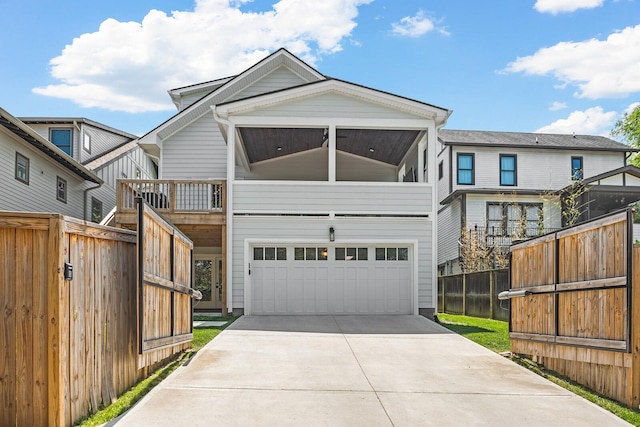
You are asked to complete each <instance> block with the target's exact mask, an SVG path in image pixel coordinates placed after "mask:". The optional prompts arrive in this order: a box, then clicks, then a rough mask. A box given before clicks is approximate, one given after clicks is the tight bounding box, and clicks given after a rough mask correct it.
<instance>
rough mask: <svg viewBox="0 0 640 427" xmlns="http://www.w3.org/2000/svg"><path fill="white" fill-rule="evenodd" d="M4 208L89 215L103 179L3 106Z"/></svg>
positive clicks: (0, 190)
mask: <svg viewBox="0 0 640 427" xmlns="http://www.w3.org/2000/svg"><path fill="white" fill-rule="evenodd" d="M0 183H2V185H0V210H7V211H31V212H56V213H61V214H64V215H68V216H73V217H76V218H81V219H82V218H85V212H88V210H89V206H88V203H89V202H88V198H89V196H88V195H87V193H88V192H89V191H91V189H92V188H95V187H97V186H99V185H101V184H102V180H101V179H100V178H99V177H98V176H97V175H96V174H94V173H93V172H91V171H90V170H88V169H87V168H86V167H84V166H83V165H81V164H80V163H79V162H77V161H76V160H74V159H73V158H71V157H70V156H68V155H67V154H66V153H64V152H63V151H62V150H60V149H59V148H58V147H56V146H55V145H53V144H52V143H50V142H49V141H47V140H46V138H43V137H42V136H41V135H39V134H38V133H37V132H35V131H34V130H33V129H32V128H31V127H29V126H27V125H26V124H24V123H23V122H22V121H20V120H18V119H17V118H15V117H13V116H12V115H11V114H9V113H8V112H6V111H5V110H3V109H1V108H0Z"/></svg>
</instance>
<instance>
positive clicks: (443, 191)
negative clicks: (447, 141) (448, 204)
mask: <svg viewBox="0 0 640 427" xmlns="http://www.w3.org/2000/svg"><path fill="white" fill-rule="evenodd" d="M450 150H451V147H446V148H445V149H444V150H443V151H442V152H440V154H439V155H438V160H437V162H436V173H435V176H436V180H437V181H438V201H439V202H441V201H442V200H443V199H444V198H445V197H447V196H448V195H449V194H450V193H449V174H450V173H451V171H450V167H449V152H450ZM440 162H442V178H439V176H440V175H439V170H440Z"/></svg>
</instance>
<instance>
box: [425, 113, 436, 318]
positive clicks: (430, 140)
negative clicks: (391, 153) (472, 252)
mask: <svg viewBox="0 0 640 427" xmlns="http://www.w3.org/2000/svg"><path fill="white" fill-rule="evenodd" d="M426 139H427V147H426V148H427V160H428V162H429V163H428V164H427V181H428V182H429V183H431V212H430V213H429V218H431V230H432V231H431V248H432V250H431V286H432V287H431V298H432V301H433V306H434V307H435V311H434V315H435V314H438V206H439V205H438V183H437V182H436V168H437V162H438V159H437V154H438V153H437V152H436V150H437V148H436V143H437V139H438V134H437V131H436V125H435V123H430V124H429V127H428V128H427V138H426ZM421 174H423V173H422V171H421Z"/></svg>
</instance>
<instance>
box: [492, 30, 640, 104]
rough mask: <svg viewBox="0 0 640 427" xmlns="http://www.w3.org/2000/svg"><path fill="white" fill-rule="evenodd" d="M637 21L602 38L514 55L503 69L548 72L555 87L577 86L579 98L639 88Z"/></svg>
mask: <svg viewBox="0 0 640 427" xmlns="http://www.w3.org/2000/svg"><path fill="white" fill-rule="evenodd" d="M639 64H640V25H637V26H635V27H627V28H625V29H624V30H622V31H619V32H615V33H613V34H611V35H609V37H607V38H606V40H597V39H590V40H586V41H582V42H561V43H558V44H556V45H554V46H551V47H546V48H542V49H540V50H538V51H537V52H536V53H534V54H533V55H531V56H525V57H521V58H518V59H516V60H515V61H513V62H512V63H510V64H508V65H507V67H506V68H505V70H504V71H506V72H512V73H520V72H521V73H525V74H533V75H552V76H553V77H555V78H556V79H558V80H559V82H560V85H559V86H558V87H559V88H562V87H566V86H567V85H574V86H577V87H578V91H577V92H576V93H575V95H576V96H577V97H580V98H591V99H599V98H616V97H624V96H628V95H629V94H631V93H635V92H640V78H638V75H639V74H640V65H639Z"/></svg>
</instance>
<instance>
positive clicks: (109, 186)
mask: <svg viewBox="0 0 640 427" xmlns="http://www.w3.org/2000/svg"><path fill="white" fill-rule="evenodd" d="M137 171H140V176H139V177H138V176H137V173H136V172H137ZM93 172H94V173H95V174H96V175H97V176H98V177H100V179H102V180H103V181H104V184H103V185H102V186H101V187H100V188H97V189H95V190H91V191H89V195H88V198H87V213H86V214H87V218H88V219H91V197H95V198H96V199H98V200H100V201H101V202H102V214H103V216H104V215H106V214H107V213H108V212H109V211H110V210H111V209H113V207H114V206H115V205H116V180H118V179H123V178H129V179H138V178H139V179H156V178H157V176H156V173H155V168H154V166H153V162H152V161H151V159H150V158H149V157H148V156H147V155H146V154H145V152H144V151H143V150H142V148H140V147H136V148H134V149H133V150H131V151H129V152H127V153H125V154H123V155H121V156H120V157H117V158H116V159H114V160H112V161H110V162H108V163H106V164H104V165H103V166H100V167H98V168H96V169H95V170H94V171H93Z"/></svg>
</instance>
